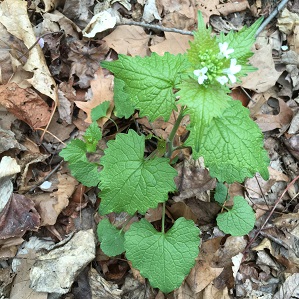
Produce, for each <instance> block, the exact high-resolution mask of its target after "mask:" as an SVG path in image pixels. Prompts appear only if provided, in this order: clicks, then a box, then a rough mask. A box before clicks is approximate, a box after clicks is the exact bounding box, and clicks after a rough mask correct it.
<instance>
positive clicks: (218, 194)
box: [214, 182, 228, 204]
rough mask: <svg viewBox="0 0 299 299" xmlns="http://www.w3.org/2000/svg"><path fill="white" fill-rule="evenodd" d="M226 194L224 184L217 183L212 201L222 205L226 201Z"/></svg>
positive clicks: (226, 190)
mask: <svg viewBox="0 0 299 299" xmlns="http://www.w3.org/2000/svg"><path fill="white" fill-rule="evenodd" d="M227 193H228V189H227V187H226V186H225V185H224V184H222V183H220V182H217V185H216V189H215V196H214V199H215V200H216V201H217V202H219V203H220V204H223V203H224V202H225V201H226V197H227Z"/></svg>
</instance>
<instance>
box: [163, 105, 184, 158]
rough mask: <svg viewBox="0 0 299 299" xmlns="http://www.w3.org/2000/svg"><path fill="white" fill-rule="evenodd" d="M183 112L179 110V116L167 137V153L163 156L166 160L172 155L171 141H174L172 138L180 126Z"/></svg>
mask: <svg viewBox="0 0 299 299" xmlns="http://www.w3.org/2000/svg"><path fill="white" fill-rule="evenodd" d="M184 110H185V109H184V108H182V109H181V111H180V114H179V116H178V118H177V120H176V122H175V123H174V126H173V128H172V130H171V132H170V135H169V137H168V141H167V144H166V145H167V152H166V154H165V157H166V158H170V157H171V155H172V153H173V150H174V147H173V139H174V136H175V134H176V132H177V130H178V128H179V126H180V123H181V121H182V119H183V117H184V116H185V115H184Z"/></svg>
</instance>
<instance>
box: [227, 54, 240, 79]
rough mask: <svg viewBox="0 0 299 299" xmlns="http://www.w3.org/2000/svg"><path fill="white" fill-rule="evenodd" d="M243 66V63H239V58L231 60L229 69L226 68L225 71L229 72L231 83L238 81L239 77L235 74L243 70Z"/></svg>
mask: <svg viewBox="0 0 299 299" xmlns="http://www.w3.org/2000/svg"><path fill="white" fill-rule="evenodd" d="M241 68H242V67H241V65H237V59H235V58H233V59H231V61H230V67H229V69H224V70H223V73H224V74H227V76H228V78H229V80H230V81H231V83H236V81H237V78H236V76H235V74H237V73H239V72H240V71H241Z"/></svg>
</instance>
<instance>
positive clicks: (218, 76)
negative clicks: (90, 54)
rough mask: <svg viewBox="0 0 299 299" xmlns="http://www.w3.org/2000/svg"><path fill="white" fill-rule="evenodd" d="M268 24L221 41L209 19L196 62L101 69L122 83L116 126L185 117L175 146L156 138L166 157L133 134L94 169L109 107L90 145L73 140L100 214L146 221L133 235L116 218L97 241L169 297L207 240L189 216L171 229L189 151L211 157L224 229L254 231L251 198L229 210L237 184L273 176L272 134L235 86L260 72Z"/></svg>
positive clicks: (157, 60) (87, 139) (76, 162)
mask: <svg viewBox="0 0 299 299" xmlns="http://www.w3.org/2000/svg"><path fill="white" fill-rule="evenodd" d="M261 21H262V20H261V19H260V20H257V21H256V22H255V23H254V24H253V25H252V26H251V27H249V28H247V27H244V28H243V29H242V30H240V31H239V32H229V33H228V34H227V35H225V34H223V33H221V34H220V35H219V36H216V35H213V34H212V32H211V29H210V28H207V27H206V25H205V23H204V21H203V18H202V16H201V14H200V13H199V16H198V30H197V31H195V32H194V41H192V42H191V43H190V48H189V49H188V51H187V53H185V54H183V55H182V54H181V55H172V54H170V53H165V54H164V55H163V56H159V55H157V54H156V53H152V55H151V56H148V57H139V56H136V57H129V56H125V55H119V57H118V59H117V60H115V61H111V62H108V61H105V62H102V63H101V65H102V67H105V68H106V69H108V70H110V71H111V72H112V73H113V74H114V76H115V78H114V104H115V108H114V114H115V116H116V117H119V118H123V117H124V118H130V117H131V115H133V114H135V113H136V111H138V113H139V116H140V117H143V116H146V117H147V118H148V119H149V121H154V120H156V119H157V118H159V117H160V118H162V119H164V120H165V121H167V120H168V119H169V117H170V115H171V113H172V112H173V111H178V110H179V114H178V117H177V120H176V122H175V124H174V126H173V129H172V131H171V133H170V135H169V137H168V138H167V140H164V142H163V140H162V138H161V137H160V136H156V138H155V140H158V144H157V150H156V151H154V152H153V153H152V154H151V155H150V156H148V157H145V139H146V138H145V136H144V135H142V134H139V133H137V132H136V131H135V130H133V129H128V131H127V132H125V133H118V134H117V135H116V138H115V140H110V141H108V142H107V148H105V149H104V150H103V151H104V156H103V157H102V158H101V159H100V161H99V162H98V163H96V162H90V161H89V160H88V158H87V156H86V153H87V152H89V155H90V153H92V152H95V151H96V147H97V143H98V141H99V140H100V139H101V138H102V133H101V130H100V129H99V128H98V126H97V122H96V121H97V119H99V118H101V117H105V116H106V112H107V109H108V106H109V103H108V104H107V103H103V104H101V105H100V106H98V107H96V108H95V110H93V111H92V113H91V116H92V120H93V123H92V124H91V125H90V126H89V128H88V129H87V131H86V133H85V135H84V136H83V139H84V140H79V139H77V140H73V141H71V142H70V143H69V144H68V145H67V147H66V148H64V149H63V150H62V151H61V154H60V155H61V156H62V157H63V158H64V159H65V160H66V161H68V162H69V168H70V170H71V173H72V175H73V176H75V177H76V178H77V179H78V180H79V181H81V182H82V183H83V184H84V185H86V186H89V187H91V186H97V187H98V188H99V189H100V193H99V197H100V198H101V202H100V206H99V213H100V214H101V215H102V217H103V218H105V215H107V214H109V213H112V212H113V213H120V212H126V213H127V214H128V215H135V214H136V213H138V215H139V218H142V219H141V220H140V221H136V222H134V223H133V224H131V225H130V227H129V228H127V227H126V226H124V227H122V228H119V227H115V226H113V224H112V223H110V221H109V218H107V217H106V218H105V219H103V220H102V221H100V223H99V224H98V231H97V233H98V238H99V241H100V243H101V248H102V250H103V252H104V253H105V254H107V255H110V256H115V255H119V254H123V253H124V252H125V255H126V257H127V259H128V260H130V261H131V263H132V265H133V267H134V268H137V269H138V270H139V271H140V273H141V275H143V276H144V277H145V278H148V280H149V282H150V283H151V285H152V286H153V287H155V288H159V289H160V290H161V291H163V292H165V293H168V292H170V291H172V290H174V289H175V288H178V287H179V286H180V285H181V283H182V282H183V280H184V278H185V276H186V275H187V274H188V273H189V271H190V269H191V268H192V267H193V266H194V264H195V259H196V257H197V255H198V253H199V243H200V238H199V233H200V231H199V229H198V228H197V227H196V225H195V224H194V222H193V221H192V220H188V219H185V218H183V217H179V218H178V219H176V220H175V221H174V223H173V225H172V226H171V228H170V229H169V230H167V231H166V229H165V221H166V219H165V210H166V203H167V200H168V199H169V197H170V198H171V194H172V193H173V192H177V190H176V185H175V183H174V178H175V176H176V175H177V171H176V170H175V167H174V166H175V165H174V164H175V162H174V161H172V163H170V162H171V161H170V157H172V156H173V153H174V152H175V151H179V150H181V149H182V148H189V150H190V152H192V156H193V158H194V159H197V158H199V157H203V158H204V163H205V165H206V167H207V168H208V169H209V172H210V175H211V176H212V177H215V178H217V180H218V183H217V187H216V190H215V201H217V202H218V203H219V204H220V205H221V206H222V207H223V209H222V210H224V211H225V212H223V213H221V214H219V215H218V216H217V224H218V226H219V228H220V229H221V230H223V231H224V232H225V233H227V234H231V235H234V236H238V235H245V234H247V233H248V232H249V231H250V230H252V228H253V226H254V223H255V214H254V211H253V209H252V208H251V206H250V205H249V204H248V203H247V201H246V200H245V199H244V198H243V197H241V196H236V197H235V198H234V205H233V206H232V207H227V206H226V205H225V204H224V203H225V201H226V197H227V187H226V185H227V184H230V183H233V182H236V181H237V182H243V181H244V180H245V178H247V177H252V176H254V175H255V173H256V172H259V173H260V174H261V176H262V177H263V178H264V179H268V176H269V174H268V168H267V167H268V164H269V158H268V155H267V152H266V151H265V150H264V148H263V135H262V133H261V131H260V129H259V128H258V126H257V125H256V124H255V123H254V122H253V121H252V120H251V119H250V117H249V111H248V109H247V108H245V107H243V106H242V105H241V103H240V102H239V101H234V100H233V99H232V98H231V97H230V96H229V93H230V87H231V86H232V85H231V84H236V83H238V82H239V79H240V78H241V77H243V76H246V75H247V73H248V72H252V71H254V70H255V68H254V67H252V66H250V65H249V63H248V59H249V58H250V57H251V56H252V52H251V51H250V49H251V47H252V45H253V43H254V41H255V37H254V35H255V32H256V30H257V28H258V27H259V25H260V24H261ZM185 116H188V117H189V119H190V123H189V125H188V126H187V130H188V131H189V133H188V136H186V141H184V142H182V143H181V144H180V145H179V147H177V144H176V146H175V145H174V137H175V135H176V133H177V130H178V128H179V126H180V124H181V121H182V119H183V118H184V117H185ZM133 128H134V127H133ZM161 149H162V150H161ZM99 166H101V170H100V171H99V170H98V169H99ZM224 183H225V184H226V185H224ZM161 203H162V207H163V213H162V219H161V224H160V225H159V226H160V227H161V229H158V230H157V227H154V226H153V225H152V224H151V223H150V222H148V221H147V220H146V219H145V218H143V215H144V214H145V213H146V212H147V210H148V209H149V208H156V207H157V206H158V204H161ZM168 224H170V223H168ZM169 226H170V225H168V226H167V227H169ZM157 269H159V271H157Z"/></svg>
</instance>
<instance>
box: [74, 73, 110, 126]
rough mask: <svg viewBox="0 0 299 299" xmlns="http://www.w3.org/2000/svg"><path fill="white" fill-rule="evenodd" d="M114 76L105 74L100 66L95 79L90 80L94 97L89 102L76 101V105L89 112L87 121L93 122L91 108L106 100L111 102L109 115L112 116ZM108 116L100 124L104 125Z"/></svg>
mask: <svg viewBox="0 0 299 299" xmlns="http://www.w3.org/2000/svg"><path fill="white" fill-rule="evenodd" d="M112 82H113V76H107V77H105V76H104V73H103V70H102V69H101V68H99V70H98V71H97V72H96V75H95V79H94V80H92V81H91V82H90V85H91V89H92V93H93V96H92V99H91V100H90V101H88V102H79V101H75V103H76V105H77V106H78V107H79V108H80V109H82V110H83V111H84V112H86V114H87V118H86V120H85V121H86V122H89V123H91V122H92V121H91V110H92V109H93V108H95V107H96V106H98V105H100V104H101V103H103V102H105V101H109V102H110V107H109V109H108V113H107V117H110V115H111V112H112V110H113V107H114V104H113V88H112ZM107 120H108V119H107V118H105V117H104V118H102V119H101V120H100V121H99V122H98V124H99V126H103V125H104V123H105V122H107Z"/></svg>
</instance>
